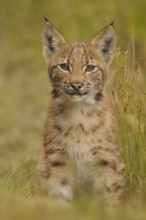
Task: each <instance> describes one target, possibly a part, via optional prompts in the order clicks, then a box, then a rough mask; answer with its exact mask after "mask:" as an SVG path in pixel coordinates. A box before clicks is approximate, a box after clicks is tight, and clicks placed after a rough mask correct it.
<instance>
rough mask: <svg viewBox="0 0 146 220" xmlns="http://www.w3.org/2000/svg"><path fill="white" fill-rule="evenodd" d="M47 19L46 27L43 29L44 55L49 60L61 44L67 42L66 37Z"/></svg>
mask: <svg viewBox="0 0 146 220" xmlns="http://www.w3.org/2000/svg"><path fill="white" fill-rule="evenodd" d="M44 19H45V22H46V23H45V27H44V30H43V35H42V38H43V55H44V58H45V60H46V62H48V59H49V58H50V57H51V56H52V55H53V54H54V53H55V52H56V51H58V50H59V47H60V45H61V44H63V43H65V40H64V37H63V36H62V35H61V34H60V33H59V32H58V31H57V29H56V28H55V27H54V25H53V24H51V22H49V21H48V19H47V18H44Z"/></svg>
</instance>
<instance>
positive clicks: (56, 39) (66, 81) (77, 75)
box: [43, 21, 115, 102]
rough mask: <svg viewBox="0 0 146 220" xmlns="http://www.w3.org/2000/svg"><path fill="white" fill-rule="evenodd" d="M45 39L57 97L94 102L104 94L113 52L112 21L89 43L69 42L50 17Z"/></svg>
mask: <svg viewBox="0 0 146 220" xmlns="http://www.w3.org/2000/svg"><path fill="white" fill-rule="evenodd" d="M43 42H44V57H45V60H46V63H47V65H48V72H49V78H50V81H51V84H52V87H53V91H52V95H53V96H54V97H55V98H59V97H66V98H69V99H71V100H75V101H81V100H85V101H86V102H94V100H96V99H99V98H100V97H101V96H102V91H103V88H104V84H105V81H106V77H107V70H108V65H109V63H110V62H111V60H112V55H113V52H114V44H115V34H114V31H113V28H112V26H111V25H109V26H107V27H106V28H104V29H103V30H102V31H101V32H100V33H99V34H98V35H97V36H96V37H95V38H94V39H93V40H92V41H91V42H90V43H88V44H87V43H84V42H73V43H67V42H66V41H65V40H64V38H63V36H62V35H61V34H60V33H59V32H58V31H57V30H56V28H55V27H54V26H53V25H52V24H50V23H49V22H48V21H47V22H46V25H45V28H44V32H43Z"/></svg>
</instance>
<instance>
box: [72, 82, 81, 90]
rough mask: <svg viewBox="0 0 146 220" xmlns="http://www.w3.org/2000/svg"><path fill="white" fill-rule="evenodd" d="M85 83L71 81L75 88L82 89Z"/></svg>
mask: <svg viewBox="0 0 146 220" xmlns="http://www.w3.org/2000/svg"><path fill="white" fill-rule="evenodd" d="M82 86H83V84H81V83H71V87H72V88H73V89H75V90H80V89H81V88H82Z"/></svg>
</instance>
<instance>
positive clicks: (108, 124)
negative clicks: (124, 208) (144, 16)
mask: <svg viewBox="0 0 146 220" xmlns="http://www.w3.org/2000/svg"><path fill="white" fill-rule="evenodd" d="M115 42H116V36H115V33H114V29H113V27H112V25H108V26H106V27H105V28H104V29H102V30H101V31H100V32H99V33H98V34H97V35H96V36H95V37H94V38H93V39H92V40H91V42H90V43H85V42H71V43H68V42H66V41H65V39H64V37H63V36H62V34H60V32H59V31H58V30H57V29H56V28H55V27H54V26H53V25H52V24H51V23H50V22H49V21H48V20H46V23H45V27H44V30H43V55H44V58H45V62H46V64H47V69H48V76H49V81H50V85H51V88H52V92H51V101H50V102H49V110H48V115H47V119H46V123H45V129H44V168H43V171H42V179H43V182H44V186H45V188H46V191H47V192H48V194H49V196H51V197H56V198H62V199H64V200H67V201H70V200H72V199H73V197H74V192H75V191H76V189H77V186H78V184H79V183H80V184H87V185H89V187H90V188H91V189H92V190H91V191H92V193H93V194H94V196H95V195H96V197H97V198H99V197H100V196H101V194H102V196H104V197H105V198H106V199H107V200H108V201H110V202H112V203H116V202H118V201H119V200H120V199H121V198H122V196H123V192H124V188H125V164H124V160H123V156H122V153H121V148H120V139H119V129H118V125H117V120H116V114H115V111H114V104H113V100H112V98H111V97H110V95H109V94H108V90H107V88H106V82H107V79H108V78H110V73H109V66H110V63H111V62H112V59H113V55H114V50H115ZM101 192H102V193H101Z"/></svg>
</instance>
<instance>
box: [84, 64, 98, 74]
mask: <svg viewBox="0 0 146 220" xmlns="http://www.w3.org/2000/svg"><path fill="white" fill-rule="evenodd" d="M96 70H97V67H96V66H94V65H88V66H87V67H86V72H88V73H91V72H94V71H96Z"/></svg>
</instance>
